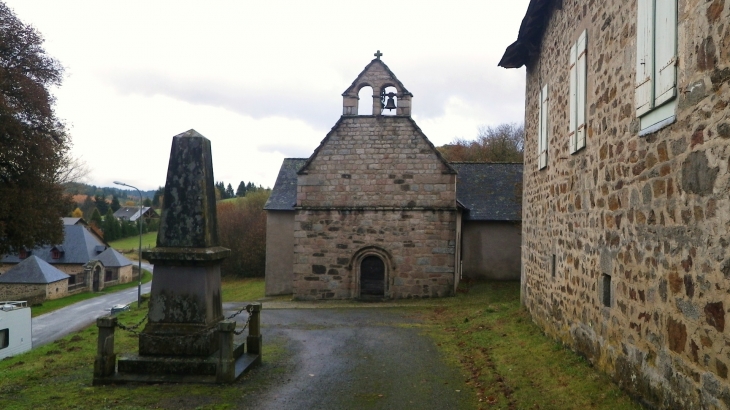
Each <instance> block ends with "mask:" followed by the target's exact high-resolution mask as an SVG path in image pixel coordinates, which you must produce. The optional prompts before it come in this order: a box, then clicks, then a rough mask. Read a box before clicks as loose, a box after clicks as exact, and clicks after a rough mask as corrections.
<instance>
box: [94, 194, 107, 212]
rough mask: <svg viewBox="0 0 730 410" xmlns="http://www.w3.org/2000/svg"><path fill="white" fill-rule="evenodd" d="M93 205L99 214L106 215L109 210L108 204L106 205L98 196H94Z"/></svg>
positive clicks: (104, 200) (101, 197) (102, 198)
mask: <svg viewBox="0 0 730 410" xmlns="http://www.w3.org/2000/svg"><path fill="white" fill-rule="evenodd" d="M94 205H96V209H97V210H98V211H99V213H100V214H106V211H107V209H109V204H107V203H106V199H104V197H103V196H101V195H98V194H97V195H95V196H94Z"/></svg>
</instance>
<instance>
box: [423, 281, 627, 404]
mask: <svg viewBox="0 0 730 410" xmlns="http://www.w3.org/2000/svg"><path fill="white" fill-rule="evenodd" d="M462 290H468V292H466V293H459V294H458V296H457V297H455V298H446V299H440V300H435V301H434V305H433V306H432V307H430V308H417V309H416V310H417V312H418V313H417V314H418V315H419V316H420V317H421V318H423V319H424V320H425V325H424V327H423V328H424V332H425V333H426V334H428V335H429V336H431V337H432V338H433V339H434V340H435V341H436V343H437V346H438V347H439V349H441V350H442V352H443V353H444V356H445V357H447V358H450V360H452V362H453V363H454V364H456V365H458V366H460V367H461V368H462V370H463V371H464V373H465V374H466V376H465V377H466V378H467V380H468V382H467V384H468V385H470V386H471V388H473V389H474V393H475V395H474V397H475V403H474V404H475V406H476V407H477V408H485V409H487V408H517V409H533V408H534V409H537V408H539V409H607V410H608V409H611V410H614V409H640V408H641V406H639V405H638V404H637V403H635V402H633V401H632V400H631V398H629V396H628V395H626V394H625V393H624V392H622V391H621V390H620V389H619V388H618V386H617V385H616V384H614V383H613V382H612V381H611V380H610V379H609V378H608V377H607V376H606V375H604V374H602V373H600V372H599V371H597V370H596V369H594V368H593V367H591V365H590V364H589V363H588V362H586V361H585V360H584V359H582V358H581V357H580V356H578V355H577V354H575V353H574V352H572V351H570V350H568V349H566V348H564V347H563V346H562V345H560V344H558V343H556V342H555V341H553V340H552V339H550V338H548V337H546V336H545V335H544V334H543V333H542V331H541V330H540V329H539V328H538V327H537V326H536V325H535V324H534V323H533V322H532V320H531V318H530V316H529V314H528V313H527V311H526V310H525V309H524V308H522V307H521V306H520V303H519V292H520V291H519V283H504V282H492V283H477V284H474V285H473V286H471V287H469V288H468V289H466V288H465V287H464V288H462Z"/></svg>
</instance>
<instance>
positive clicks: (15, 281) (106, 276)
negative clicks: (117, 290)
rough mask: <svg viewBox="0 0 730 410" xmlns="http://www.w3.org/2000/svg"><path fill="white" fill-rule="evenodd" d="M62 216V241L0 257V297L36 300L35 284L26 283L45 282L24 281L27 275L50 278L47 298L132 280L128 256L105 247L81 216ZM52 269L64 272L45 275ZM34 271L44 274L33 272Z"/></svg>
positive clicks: (130, 263) (29, 277)
mask: <svg viewBox="0 0 730 410" xmlns="http://www.w3.org/2000/svg"><path fill="white" fill-rule="evenodd" d="M62 220H63V223H64V226H63V229H64V237H63V243H61V244H58V245H49V246H44V247H40V248H35V249H21V250H20V251H18V252H17V253H14V254H9V255H5V256H4V257H3V258H2V259H0V295H4V296H2V297H0V299H5V300H11V299H32V300H33V301H34V302H37V301H38V300H37V299H38V294H39V292H38V291H37V289H35V288H38V286H35V287H33V286H28V284H29V283H32V284H33V285H39V286H40V285H43V286H45V285H46V283H45V282H37V281H36V282H28V281H29V280H31V278H32V280H37V279H39V278H41V277H43V278H45V279H48V278H52V279H53V280H52V282H48V283H53V284H54V287H53V291H52V292H51V291H50V290H49V291H48V292H46V298H47V299H55V298H58V297H63V296H68V295H70V294H74V293H79V292H84V291H99V290H101V289H103V288H104V287H106V286H111V285H115V284H118V283H127V282H131V281H132V279H133V267H132V262H131V261H130V260H129V259H127V258H125V257H124V256H123V255H121V254H120V253H119V252H117V251H116V250H114V249H112V248H111V247H109V246H108V245H107V244H106V243H105V242H104V240H103V239H101V238H100V237H99V235H98V233H97V232H96V231H95V230H94V229H93V228H92V227H91V226H88V225H86V224H85V222H84V221H83V219H80V218H62ZM29 259H30V260H32V261H36V262H37V261H40V262H37V263H35V264H28V263H26V262H27V261H28V260H29ZM41 262H42V263H41ZM26 265H27V266H26ZM36 265H37V266H36ZM46 265H48V266H47V267H46ZM50 268H52V269H50ZM56 271H58V273H59V274H62V275H64V276H60V275H59V274H56V273H54V274H53V275H50V276H49V275H47V273H48V272H56ZM28 272H31V273H32V274H28ZM38 272H42V273H44V275H40V274H37V273H38ZM11 273H12V274H11ZM6 275H9V276H7V277H6ZM61 282H63V283H61ZM49 286H50V285H49ZM31 288H33V289H31ZM48 289H50V288H48ZM31 290H32V291H33V292H31ZM29 292H30V293H29ZM41 301H42V300H41Z"/></svg>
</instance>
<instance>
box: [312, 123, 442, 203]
mask: <svg viewBox="0 0 730 410" xmlns="http://www.w3.org/2000/svg"><path fill="white" fill-rule="evenodd" d="M314 156H315V157H314V159H313V160H312V162H311V163H310V164H309V166H308V167H307V169H306V172H307V174H306V175H300V176H299V178H298V186H297V206H300V207H319V208H321V207H409V208H413V207H429V208H451V209H453V208H454V207H455V204H456V180H455V174H453V173H451V172H450V170H449V169H448V168H447V167H446V165H444V164H443V163H442V162H441V160H440V159H438V157H437V156H436V153H435V149H434V148H433V146H432V145H430V143H429V142H428V141H427V140H426V139H425V137H424V136H423V134H422V133H421V131H420V130H419V129H418V127H416V126H415V123H414V122H413V121H412V120H411V119H410V118H407V117H385V116H357V117H343V119H342V120H341V121H340V123H339V126H337V127H335V129H333V130H332V132H331V133H330V135H328V137H327V139H326V143H325V144H324V145H322V146H320V148H319V149H318V151H317V152H315V154H314Z"/></svg>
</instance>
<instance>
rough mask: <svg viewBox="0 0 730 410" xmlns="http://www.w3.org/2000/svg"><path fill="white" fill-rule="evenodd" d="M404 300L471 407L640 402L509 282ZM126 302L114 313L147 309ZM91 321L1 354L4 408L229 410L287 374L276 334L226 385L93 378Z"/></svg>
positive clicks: (233, 296) (120, 346)
mask: <svg viewBox="0 0 730 410" xmlns="http://www.w3.org/2000/svg"><path fill="white" fill-rule="evenodd" d="M263 283H264V282H263V279H245V280H235V279H229V278H225V279H224V281H223V286H222V291H223V299H224V301H234V300H239V301H244V300H246V301H250V300H255V299H258V298H260V297H262V296H263V286H264V285H263ZM423 302H424V301H423V300H421V301H403V303H402V307H399V308H397V309H401V310H402V311H404V312H406V314H408V315H411V316H415V317H417V318H419V319H421V320H420V321H418V322H416V323H415V324H408V325H404V326H414V327H417V328H419V329H420V330H421V331H422V332H424V334H426V335H428V336H429V337H432V338H433V339H434V340H435V342H436V345H437V346H438V348H439V349H440V350H441V353H442V354H443V357H444V358H445V360H446V361H447V362H448V363H451V364H452V365H454V366H458V367H460V368H461V369H462V370H463V373H464V380H467V385H468V386H470V387H469V389H472V391H471V392H470V394H471V395H472V397H474V402H473V408H476V409H500V408H501V409H506V408H514V409H538V408H539V409H561V410H562V409H612V410H613V409H639V408H640V406H639V405H638V404H636V403H634V402H633V401H632V400H631V399H630V398H629V397H628V396H627V395H626V394H624V393H623V392H622V391H621V390H620V389H619V388H618V387H617V386H616V385H615V384H614V383H613V382H612V381H611V380H610V379H609V378H608V377H607V376H605V375H603V374H601V373H600V372H598V371H597V370H596V369H594V368H592V367H591V366H590V365H589V363H587V362H586V361H585V360H583V359H581V358H580V357H579V356H577V355H576V354H575V353H573V352H571V351H570V350H568V349H565V348H564V347H563V346H561V345H560V344H558V343H556V342H554V341H552V340H551V339H549V338H547V337H546V336H544V335H543V333H542V332H541V331H540V329H539V328H538V327H537V326H535V325H534V324H533V323H532V320H531V319H530V317H529V315H528V314H527V312H526V311H525V310H524V309H523V308H522V307H520V304H519V284H517V283H477V284H474V285H472V286H471V287H469V288H468V292H467V293H459V294H458V296H456V297H453V298H443V299H434V300H431V301H428V302H429V305H428V306H424V305H423ZM146 309H147V307H146V305H145V304H143V306H142V308H141V309H138V308H136V306H135V305H132V310H130V311H129V312H124V313H122V314H121V315H120V316H119V320H120V322H121V323H124V324H128V325H129V324H134V323H137V322H138V321H139V320H140V319H141V318H142V316H143V315H144V314H145V313H146ZM96 336H97V331H96V327H95V326H92V327H89V328H87V329H85V330H83V331H80V332H78V333H76V334H73V335H70V336H68V337H66V338H64V339H61V340H59V341H56V342H54V343H51V344H48V345H45V346H42V347H39V348H37V349H34V350H32V351H30V352H28V353H25V354H22V355H19V356H16V357H14V358H9V359H6V360H3V361H0V403H2V405H1V406H0V407H2V408H3V409H27V408H34V409H66V408H75V409H76V408H78V409H102V408H121V409H141V408H190V409H194V408H199V409H231V408H239V407H241V406H242V405H244V404H245V403H246V395H248V394H250V393H252V392H254V391H260V390H264V389H266V388H267V386H268V385H270V384H273V383H277V382H280V381H281V380H285V379H286V374H284V373H283V372H285V369H286V368H287V365H285V361H286V357H287V354H288V353H287V352H286V350H285V349H284V342H283V341H281V340H265V341H264V345H263V347H264V352H263V354H264V363H263V365H262V366H260V367H258V368H255V369H253V370H252V371H251V372H250V373H249V374H247V375H246V376H244V377H243V378H242V379H241V380H239V381H238V382H236V383H234V384H231V385H223V386H210V385H174V384H163V385H131V386H105V387H95V386H92V385H91V379H92V374H93V362H94V355H95V353H96V351H95V349H96V343H97V341H96ZM115 351H117V352H136V351H137V339H136V338H135V337H134V336H132V335H130V334H129V333H127V332H124V331H121V330H120V331H117V337H116V348H115Z"/></svg>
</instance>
